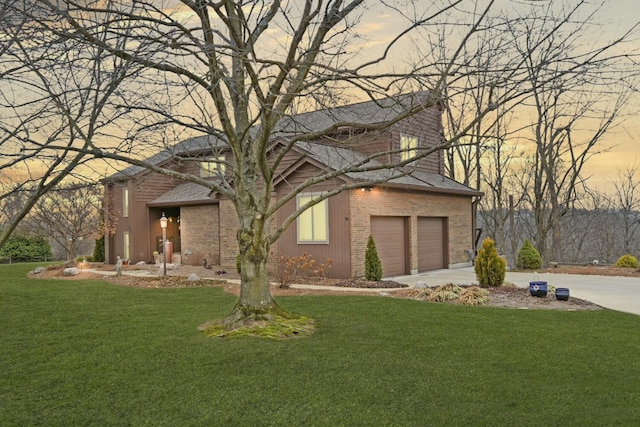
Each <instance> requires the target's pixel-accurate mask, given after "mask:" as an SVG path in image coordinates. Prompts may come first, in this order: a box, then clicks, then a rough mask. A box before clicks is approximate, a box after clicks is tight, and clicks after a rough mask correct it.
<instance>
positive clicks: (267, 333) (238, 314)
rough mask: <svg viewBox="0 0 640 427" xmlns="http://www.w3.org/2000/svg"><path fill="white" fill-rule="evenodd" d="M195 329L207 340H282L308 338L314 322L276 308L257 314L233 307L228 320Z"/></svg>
mask: <svg viewBox="0 0 640 427" xmlns="http://www.w3.org/2000/svg"><path fill="white" fill-rule="evenodd" d="M198 329H199V330H200V331H202V332H204V334H205V335H207V336H209V337H218V338H236V337H258V338H265V339H271V340H285V339H290V338H302V337H307V336H310V335H312V334H313V332H314V331H315V321H314V320H313V319H311V318H309V317H306V316H300V315H297V314H291V313H287V312H285V311H284V310H282V309H281V308H280V307H278V306H277V305H275V306H274V307H271V308H270V309H266V310H259V311H256V310H252V311H249V310H246V309H242V307H239V306H236V307H235V308H234V310H233V311H232V312H231V314H230V315H229V316H227V317H225V318H224V319H220V320H213V321H209V322H206V323H204V324H202V325H200V326H199V328H198Z"/></svg>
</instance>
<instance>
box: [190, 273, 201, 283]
mask: <svg viewBox="0 0 640 427" xmlns="http://www.w3.org/2000/svg"><path fill="white" fill-rule="evenodd" d="M187 280H188V281H190V282H197V281H198V280H200V276H198V275H197V274H196V273H191V274H190V275H189V277H188V278H187Z"/></svg>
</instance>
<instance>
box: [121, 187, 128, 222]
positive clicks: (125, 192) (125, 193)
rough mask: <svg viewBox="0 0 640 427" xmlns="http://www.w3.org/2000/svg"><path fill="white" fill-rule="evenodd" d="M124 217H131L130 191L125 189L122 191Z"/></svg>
mask: <svg viewBox="0 0 640 427" xmlns="http://www.w3.org/2000/svg"><path fill="white" fill-rule="evenodd" d="M122 216H123V217H124V218H127V217H128V216H129V189H128V188H124V189H123V190H122Z"/></svg>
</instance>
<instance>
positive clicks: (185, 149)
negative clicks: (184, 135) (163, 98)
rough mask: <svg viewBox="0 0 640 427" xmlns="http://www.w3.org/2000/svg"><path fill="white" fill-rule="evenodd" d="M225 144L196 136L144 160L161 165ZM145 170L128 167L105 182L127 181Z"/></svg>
mask: <svg viewBox="0 0 640 427" xmlns="http://www.w3.org/2000/svg"><path fill="white" fill-rule="evenodd" d="M224 146H225V143H224V142H223V141H221V140H220V139H218V138H216V137H214V136H211V135H202V136H196V137H193V138H189V139H185V140H184V141H180V142H178V143H177V144H175V145H172V146H171V147H169V148H167V149H165V150H162V151H160V152H159V153H156V154H154V155H153V156H151V157H149V158H147V159H145V160H146V161H147V162H148V163H150V164H152V165H161V164H162V163H164V162H166V161H167V160H170V159H171V158H172V157H175V156H180V155H186V154H188V153H196V152H199V151H207V150H211V149H215V148H220V147H224ZM145 170H146V168H144V167H141V166H129V167H128V168H126V169H123V170H122V171H120V172H116V173H114V174H113V175H110V176H109V177H108V178H107V180H114V181H117V180H121V179H129V178H131V177H133V176H135V175H137V174H139V173H141V172H144V171H145Z"/></svg>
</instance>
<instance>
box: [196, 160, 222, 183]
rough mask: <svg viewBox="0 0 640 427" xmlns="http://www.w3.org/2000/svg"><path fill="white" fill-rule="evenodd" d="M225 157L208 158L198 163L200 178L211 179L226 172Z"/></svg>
mask: <svg viewBox="0 0 640 427" xmlns="http://www.w3.org/2000/svg"><path fill="white" fill-rule="evenodd" d="M225 166H226V164H225V157H224V156H218V157H210V158H208V159H206V160H204V161H202V162H200V177H201V178H211V177H214V176H220V175H224V173H225V171H226V167H225Z"/></svg>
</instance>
